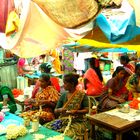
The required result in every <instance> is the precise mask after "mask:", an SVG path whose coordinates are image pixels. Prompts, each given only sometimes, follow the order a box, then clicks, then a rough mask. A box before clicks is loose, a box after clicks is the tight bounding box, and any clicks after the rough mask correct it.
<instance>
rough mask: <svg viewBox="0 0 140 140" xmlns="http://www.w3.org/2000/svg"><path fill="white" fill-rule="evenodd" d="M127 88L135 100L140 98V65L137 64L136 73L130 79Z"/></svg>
mask: <svg viewBox="0 0 140 140" xmlns="http://www.w3.org/2000/svg"><path fill="white" fill-rule="evenodd" d="M126 88H127V89H128V90H129V92H130V93H131V94H132V97H133V98H138V97H140V64H136V68H135V73H134V74H133V75H131V76H130V77H129V79H128V81H127V83H126Z"/></svg>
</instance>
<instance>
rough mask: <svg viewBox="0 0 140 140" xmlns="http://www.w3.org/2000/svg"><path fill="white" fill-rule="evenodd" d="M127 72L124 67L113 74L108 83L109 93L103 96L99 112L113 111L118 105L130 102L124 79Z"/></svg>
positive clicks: (118, 68)
mask: <svg viewBox="0 0 140 140" xmlns="http://www.w3.org/2000/svg"><path fill="white" fill-rule="evenodd" d="M125 74H126V71H125V69H124V67H122V66H118V67H117V68H116V71H115V72H114V74H113V77H112V78H111V79H110V80H109V81H108V82H107V85H106V87H107V91H106V93H105V94H104V95H103V96H102V99H101V101H100V103H99V106H98V107H99V111H106V110H110V109H113V108H115V107H117V106H118V104H121V103H124V102H126V101H127V100H128V90H127V89H126V87H125V84H124V77H125Z"/></svg>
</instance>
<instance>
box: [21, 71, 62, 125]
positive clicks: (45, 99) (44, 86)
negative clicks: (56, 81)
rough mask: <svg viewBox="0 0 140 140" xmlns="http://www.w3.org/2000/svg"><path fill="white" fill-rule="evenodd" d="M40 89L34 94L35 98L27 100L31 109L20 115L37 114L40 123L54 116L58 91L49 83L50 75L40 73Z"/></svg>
mask: <svg viewBox="0 0 140 140" xmlns="http://www.w3.org/2000/svg"><path fill="white" fill-rule="evenodd" d="M39 82H40V87H41V89H40V91H38V93H37V94H36V95H35V98H32V99H30V100H28V102H29V103H30V104H31V105H32V109H33V111H27V112H24V113H22V114H21V116H30V117H31V119H32V115H34V116H38V117H39V121H40V123H41V124H43V123H46V122H48V121H51V120H53V119H54V118H55V116H54V111H53V110H54V108H55V105H56V103H57V101H58V99H59V92H58V91H57V90H56V89H55V88H54V86H52V85H51V81H50V76H49V75H48V74H46V73H42V75H41V77H40V78H39Z"/></svg>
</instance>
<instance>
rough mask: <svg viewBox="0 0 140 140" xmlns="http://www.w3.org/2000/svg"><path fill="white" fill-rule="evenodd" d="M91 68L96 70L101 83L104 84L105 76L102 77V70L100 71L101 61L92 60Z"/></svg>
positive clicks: (90, 61) (90, 62)
mask: <svg viewBox="0 0 140 140" xmlns="http://www.w3.org/2000/svg"><path fill="white" fill-rule="evenodd" d="M89 66H90V67H91V68H92V69H94V70H95V72H96V73H97V75H98V77H99V79H100V81H101V82H102V81H103V76H102V73H101V70H100V63H99V60H98V59H96V58H90V59H89Z"/></svg>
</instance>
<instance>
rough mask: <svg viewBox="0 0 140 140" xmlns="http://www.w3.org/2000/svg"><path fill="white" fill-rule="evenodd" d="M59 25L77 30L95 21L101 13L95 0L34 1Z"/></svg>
mask: <svg viewBox="0 0 140 140" xmlns="http://www.w3.org/2000/svg"><path fill="white" fill-rule="evenodd" d="M34 2H36V3H37V4H38V5H39V6H40V7H41V8H42V10H44V12H45V13H46V14H47V15H48V16H49V17H50V18H51V19H52V20H54V21H55V22H56V23H57V24H59V25H61V26H63V27H66V28H75V27H77V26H79V25H82V24H85V23H87V22H89V21H90V20H93V19H94V18H95V17H96V16H97V14H98V13H99V10H100V9H99V5H98V3H97V2H96V1H95V0H78V1H77V0H55V1H54V0H47V1H45V2H44V0H42V1H41V0H34Z"/></svg>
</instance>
